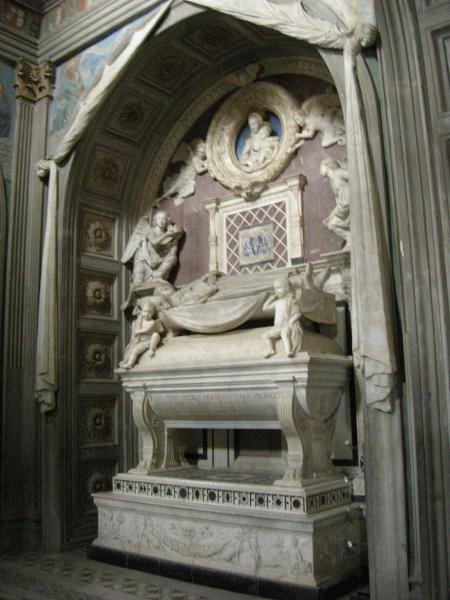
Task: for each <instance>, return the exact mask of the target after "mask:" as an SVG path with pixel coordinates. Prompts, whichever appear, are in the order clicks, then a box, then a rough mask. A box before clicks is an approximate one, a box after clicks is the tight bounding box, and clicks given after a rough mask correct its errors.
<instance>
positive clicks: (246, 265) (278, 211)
mask: <svg viewBox="0 0 450 600" xmlns="http://www.w3.org/2000/svg"><path fill="white" fill-rule="evenodd" d="M225 228H226V252H227V274H228V275H239V274H241V273H257V272H258V271H267V270H271V269H282V268H283V267H286V266H288V264H289V262H288V239H287V231H286V230H287V223H286V202H285V201H284V200H282V201H279V202H274V203H273V204H269V205H266V206H260V207H256V208H249V209H248V210H241V211H239V212H235V213H234V214H230V215H227V217H226V225H225ZM269 229H270V231H269ZM263 230H264V231H263ZM247 232H249V235H250V234H251V233H252V232H254V235H252V237H251V238H248V239H251V240H252V241H258V240H259V239H261V240H262V241H263V242H264V241H265V242H266V244H265V246H267V239H269V238H270V244H269V246H270V248H269V249H268V250H267V248H266V251H265V254H264V253H262V255H261V257H260V260H258V256H257V252H256V251H255V252H254V257H253V264H252V258H251V256H250V257H245V258H244V257H243V253H242V241H243V239H244V238H243V236H245V235H246V234H247ZM264 236H265V237H264ZM263 238H264V239H263ZM266 238H267V239H266ZM265 246H264V247H265ZM255 247H256V246H255ZM250 254H252V248H250Z"/></svg>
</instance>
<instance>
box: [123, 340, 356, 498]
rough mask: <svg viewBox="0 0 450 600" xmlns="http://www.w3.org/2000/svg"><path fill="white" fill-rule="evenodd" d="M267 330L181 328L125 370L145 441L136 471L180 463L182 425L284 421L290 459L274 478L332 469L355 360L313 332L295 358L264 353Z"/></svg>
mask: <svg viewBox="0 0 450 600" xmlns="http://www.w3.org/2000/svg"><path fill="white" fill-rule="evenodd" d="M266 330H267V328H255V329H246V330H242V331H234V332H230V333H227V334H224V335H221V336H208V337H203V338H202V339H201V340H200V339H199V338H200V336H180V337H177V338H174V339H173V340H172V341H171V343H170V347H169V345H167V346H166V347H162V348H160V349H159V350H158V353H157V355H156V356H155V357H154V359H153V361H152V367H151V369H147V368H146V366H144V365H142V366H138V367H136V368H135V369H133V370H132V371H128V372H123V373H122V374H121V377H122V381H123V385H124V387H125V389H126V390H127V391H128V392H129V393H130V395H131V398H132V402H133V416H134V420H135V423H136V425H137V426H138V429H139V432H140V434H141V438H142V442H143V444H142V458H141V461H140V462H139V464H138V465H137V467H136V468H134V469H132V470H131V472H133V473H136V474H141V475H150V474H151V473H152V472H155V471H157V470H160V469H168V468H171V469H179V468H180V467H182V466H183V452H182V450H183V449H182V448H180V447H179V445H178V443H177V435H176V434H177V430H178V429H180V428H188V429H192V428H207V429H216V428H217V429H280V430H281V431H282V433H283V434H284V436H285V439H286V444H287V464H286V470H285V472H284V473H283V476H282V478H281V479H280V480H279V481H277V484H279V485H287V486H297V487H303V486H308V485H309V484H311V483H314V482H316V481H317V480H318V479H321V478H324V477H327V478H328V477H331V476H333V473H334V468H333V466H332V463H331V441H332V438H333V433H334V425H335V415H336V411H337V408H338V406H339V402H340V399H341V395H342V393H343V391H344V388H345V386H346V383H347V381H348V378H349V374H350V369H351V361H350V359H349V358H348V357H344V356H342V355H340V350H339V348H338V346H337V344H335V342H333V341H332V340H329V339H327V338H325V337H324V336H320V335H317V334H313V333H308V332H305V334H304V339H303V348H304V350H303V351H302V352H300V353H298V354H297V355H296V356H295V358H282V357H279V356H277V357H276V358H275V357H274V358H272V359H271V360H270V361H267V360H264V359H261V354H262V352H263V346H262V341H261V334H264V332H265V331H266ZM308 347H311V351H308ZM175 357H176V361H175V360H174V358H175Z"/></svg>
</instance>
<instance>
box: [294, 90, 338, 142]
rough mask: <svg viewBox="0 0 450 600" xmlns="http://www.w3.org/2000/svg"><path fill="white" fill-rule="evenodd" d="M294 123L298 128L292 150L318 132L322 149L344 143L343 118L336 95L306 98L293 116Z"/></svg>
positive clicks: (329, 94) (328, 94)
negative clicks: (320, 136) (320, 135)
mask: <svg viewBox="0 0 450 600" xmlns="http://www.w3.org/2000/svg"><path fill="white" fill-rule="evenodd" d="M294 121H295V123H296V124H297V125H298V126H299V128H300V131H299V133H297V136H296V143H295V145H294V150H296V149H297V148H300V146H302V145H303V144H304V143H305V140H310V139H312V138H313V137H314V136H315V135H316V133H317V132H318V131H320V133H321V134H322V142H321V143H322V147H323V148H328V146H332V145H333V144H338V146H342V145H344V144H345V143H346V138H345V125H344V117H343V114H342V109H341V105H340V102H339V97H338V96H337V94H333V93H330V92H329V93H327V94H321V95H319V96H312V97H311V98H308V99H307V100H305V102H303V104H302V106H301V108H300V109H299V110H298V111H297V112H296V113H295V114H294Z"/></svg>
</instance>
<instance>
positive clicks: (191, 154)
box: [157, 139, 206, 206]
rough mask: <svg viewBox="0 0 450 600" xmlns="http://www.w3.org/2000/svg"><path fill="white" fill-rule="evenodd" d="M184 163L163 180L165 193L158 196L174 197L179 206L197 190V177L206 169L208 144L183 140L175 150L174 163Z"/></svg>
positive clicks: (161, 197) (197, 140) (201, 141)
mask: <svg viewBox="0 0 450 600" xmlns="http://www.w3.org/2000/svg"><path fill="white" fill-rule="evenodd" d="M177 162H182V163H184V164H183V166H182V167H180V170H179V171H178V172H177V173H175V174H174V175H169V176H168V177H166V178H165V179H164V181H163V193H162V195H161V196H160V198H158V200H157V202H160V201H161V200H162V199H163V198H173V199H174V202H175V204H176V205H177V206H178V205H179V204H181V203H182V202H183V200H184V199H185V198H187V197H188V196H192V194H193V193H194V192H195V178H196V177H197V175H201V174H202V173H205V171H206V144H205V142H204V141H203V140H200V139H196V140H194V141H193V142H191V143H190V144H186V143H185V142H183V143H182V144H180V147H179V148H178V150H177V151H176V152H175V154H174V156H173V158H172V163H177Z"/></svg>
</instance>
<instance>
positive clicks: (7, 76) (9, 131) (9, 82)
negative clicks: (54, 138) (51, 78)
mask: <svg viewBox="0 0 450 600" xmlns="http://www.w3.org/2000/svg"><path fill="white" fill-rule="evenodd" d="M14 78H15V72H14V69H13V68H12V67H11V66H10V65H8V64H6V63H4V62H2V61H1V60H0V167H1V169H2V173H3V177H4V178H5V180H6V183H7V186H9V184H10V181H11V158H12V150H13V138H14V118H15V108H16V99H15V90H14Z"/></svg>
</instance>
